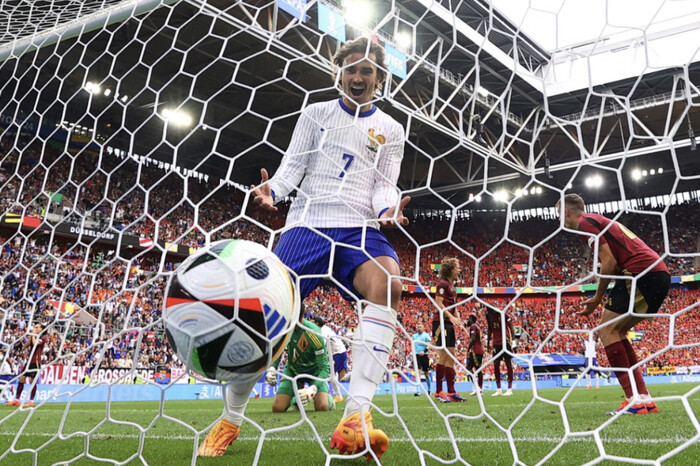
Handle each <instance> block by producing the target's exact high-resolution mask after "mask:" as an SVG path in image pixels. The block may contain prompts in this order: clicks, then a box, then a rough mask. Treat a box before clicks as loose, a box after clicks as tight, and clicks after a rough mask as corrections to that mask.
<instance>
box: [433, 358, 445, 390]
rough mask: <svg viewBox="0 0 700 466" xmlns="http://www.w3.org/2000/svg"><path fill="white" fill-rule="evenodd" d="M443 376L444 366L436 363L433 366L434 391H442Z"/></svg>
mask: <svg viewBox="0 0 700 466" xmlns="http://www.w3.org/2000/svg"><path fill="white" fill-rule="evenodd" d="M444 377H445V366H443V365H442V364H438V365H437V366H435V393H440V392H441V391H442V379H443V378H444Z"/></svg>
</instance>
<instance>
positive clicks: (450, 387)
mask: <svg viewBox="0 0 700 466" xmlns="http://www.w3.org/2000/svg"><path fill="white" fill-rule="evenodd" d="M456 375H457V373H456V372H455V369H454V367H445V378H446V379H447V393H455V376H456Z"/></svg>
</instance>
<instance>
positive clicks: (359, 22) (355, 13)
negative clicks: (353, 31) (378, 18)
mask: <svg viewBox="0 0 700 466" xmlns="http://www.w3.org/2000/svg"><path fill="white" fill-rule="evenodd" d="M343 9H344V15H345V20H346V21H347V22H348V24H350V25H352V26H359V27H365V26H367V25H368V24H369V23H370V20H371V18H372V13H373V11H372V5H371V4H370V3H369V2H366V1H364V0H345V1H344V2H343Z"/></svg>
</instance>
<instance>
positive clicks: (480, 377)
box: [477, 371, 484, 389]
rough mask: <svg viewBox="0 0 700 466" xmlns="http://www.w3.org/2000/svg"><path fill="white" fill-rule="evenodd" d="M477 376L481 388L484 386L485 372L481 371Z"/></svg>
mask: <svg viewBox="0 0 700 466" xmlns="http://www.w3.org/2000/svg"><path fill="white" fill-rule="evenodd" d="M477 377H478V379H479V388H480V389H481V388H483V387H484V373H483V372H481V371H480V372H479V375H477Z"/></svg>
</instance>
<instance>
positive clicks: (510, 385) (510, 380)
mask: <svg viewBox="0 0 700 466" xmlns="http://www.w3.org/2000/svg"><path fill="white" fill-rule="evenodd" d="M506 370H507V371H508V388H513V362H512V361H511V360H509V359H506Z"/></svg>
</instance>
